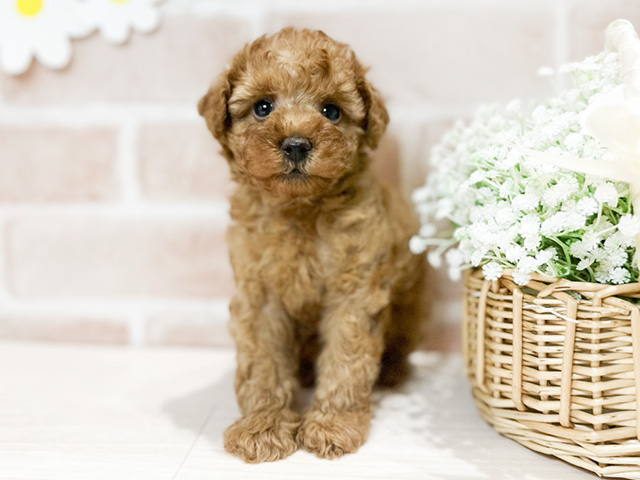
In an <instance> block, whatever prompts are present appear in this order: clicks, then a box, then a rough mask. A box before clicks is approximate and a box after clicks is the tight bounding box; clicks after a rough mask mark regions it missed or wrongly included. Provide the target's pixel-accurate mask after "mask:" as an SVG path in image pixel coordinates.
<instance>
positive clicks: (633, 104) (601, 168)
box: [512, 20, 640, 267]
mask: <svg viewBox="0 0 640 480" xmlns="http://www.w3.org/2000/svg"><path fill="white" fill-rule="evenodd" d="M606 49H607V50H615V51H617V52H618V54H619V56H620V64H621V76H622V84H621V85H620V86H619V87H617V88H615V89H614V90H613V91H611V92H610V93H608V94H606V95H604V96H602V97H601V98H599V99H598V100H597V101H595V102H594V103H593V104H592V105H590V106H589V107H588V108H587V109H586V110H585V111H584V112H583V113H582V116H581V123H582V127H583V129H584V130H585V131H586V132H587V133H588V134H589V135H591V136H593V137H594V138H596V139H597V140H599V141H600V142H602V143H603V144H604V145H606V146H607V147H609V148H610V149H611V151H613V152H614V153H615V154H616V155H617V156H618V158H619V160H607V161H603V160H601V159H593V158H576V157H570V156H565V155H555V154H552V153H547V152H539V151H537V150H532V149H527V148H521V147H519V146H514V145H512V147H513V148H515V149H516V150H518V151H520V152H522V153H523V154H525V155H527V156H528V157H530V158H533V159H535V160H538V161H540V162H543V163H548V164H551V165H555V166H557V167H560V168H564V169H567V170H572V171H574V172H579V173H584V174H588V175H597V176H600V177H604V178H609V179H611V180H615V181H618V182H626V183H629V185H630V190H631V196H632V203H633V215H634V217H635V218H636V219H638V220H639V221H640V39H639V38H638V35H637V34H636V32H635V30H634V28H633V26H632V25H631V23H629V22H628V21H627V20H616V21H614V22H613V23H611V24H610V25H609V26H608V27H607V34H606ZM636 252H637V255H636V258H637V259H638V260H639V261H640V234H639V235H638V236H636ZM639 267H640V265H639Z"/></svg>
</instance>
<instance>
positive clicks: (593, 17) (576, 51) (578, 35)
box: [568, 0, 640, 60]
mask: <svg viewBox="0 0 640 480" xmlns="http://www.w3.org/2000/svg"><path fill="white" fill-rule="evenodd" d="M568 17H569V18H570V19H571V21H570V22H569V35H570V37H569V39H570V56H571V59H572V60H582V59H583V58H584V57H586V56H588V55H595V54H597V53H600V52H601V51H602V50H603V48H604V38H605V35H604V32H605V29H606V28H607V25H608V24H609V23H611V22H612V21H614V20H616V19H618V18H625V19H627V20H629V21H630V22H631V23H633V24H634V25H635V27H636V30H640V3H639V2H638V1H637V0H607V1H606V2H603V1H600V0H571V1H570V2H569V13H568Z"/></svg>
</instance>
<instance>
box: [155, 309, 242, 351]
mask: <svg viewBox="0 0 640 480" xmlns="http://www.w3.org/2000/svg"><path fill="white" fill-rule="evenodd" d="M227 319H228V313H226V312H225V315H224V316H223V317H222V318H221V317H220V314H219V313H213V312H207V311H202V312H195V313H194V312H188V311H167V312H163V313H159V314H155V315H151V316H150V317H149V318H148V319H147V322H146V329H147V330H146V335H145V337H146V339H147V343H148V344H149V345H175V346H191V347H231V346H232V345H233V340H232V339H231V334H230V333H229V328H228V326H227Z"/></svg>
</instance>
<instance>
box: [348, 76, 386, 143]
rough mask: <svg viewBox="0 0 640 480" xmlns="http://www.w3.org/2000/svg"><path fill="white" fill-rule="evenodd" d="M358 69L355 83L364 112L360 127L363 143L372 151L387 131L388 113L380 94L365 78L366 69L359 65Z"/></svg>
mask: <svg viewBox="0 0 640 480" xmlns="http://www.w3.org/2000/svg"><path fill="white" fill-rule="evenodd" d="M358 67H359V68H357V69H356V71H357V80H356V82H357V86H358V92H359V93H360V96H361V97H362V101H363V102H364V107H365V111H366V116H365V118H364V122H363V125H362V128H363V130H364V143H365V145H367V146H368V147H369V148H371V149H372V150H373V149H375V148H376V147H377V146H378V141H379V140H380V138H381V137H382V135H383V134H384V132H385V130H386V129H387V124H388V123H389V113H388V112H387V108H386V107H385V106H384V100H382V96H381V95H380V92H378V90H376V88H375V87H374V86H373V85H371V83H369V81H368V80H367V79H366V78H365V73H366V69H365V68H363V67H362V66H360V65H358Z"/></svg>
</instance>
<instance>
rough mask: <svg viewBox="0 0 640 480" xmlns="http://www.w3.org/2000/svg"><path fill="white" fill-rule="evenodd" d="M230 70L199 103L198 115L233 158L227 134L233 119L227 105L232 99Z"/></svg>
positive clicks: (226, 152) (212, 86)
mask: <svg viewBox="0 0 640 480" xmlns="http://www.w3.org/2000/svg"><path fill="white" fill-rule="evenodd" d="M229 74H230V70H227V71H225V72H224V73H222V75H220V77H218V79H217V80H216V81H215V82H214V83H213V84H212V85H211V87H210V88H209V91H208V92H207V93H206V94H205V95H204V96H203V97H202V98H201V99H200V101H199V102H198V113H199V114H200V115H201V116H202V117H204V119H205V120H206V121H207V126H208V127H209V130H211V133H213V136H214V137H215V138H216V139H217V140H218V142H220V145H222V148H223V150H224V152H225V154H227V156H229V158H230V156H231V151H230V150H229V142H228V141H227V134H228V131H229V128H230V127H231V117H230V116H229V110H228V108H227V103H228V101H229V98H230V97H231V81H230V79H229Z"/></svg>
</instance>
